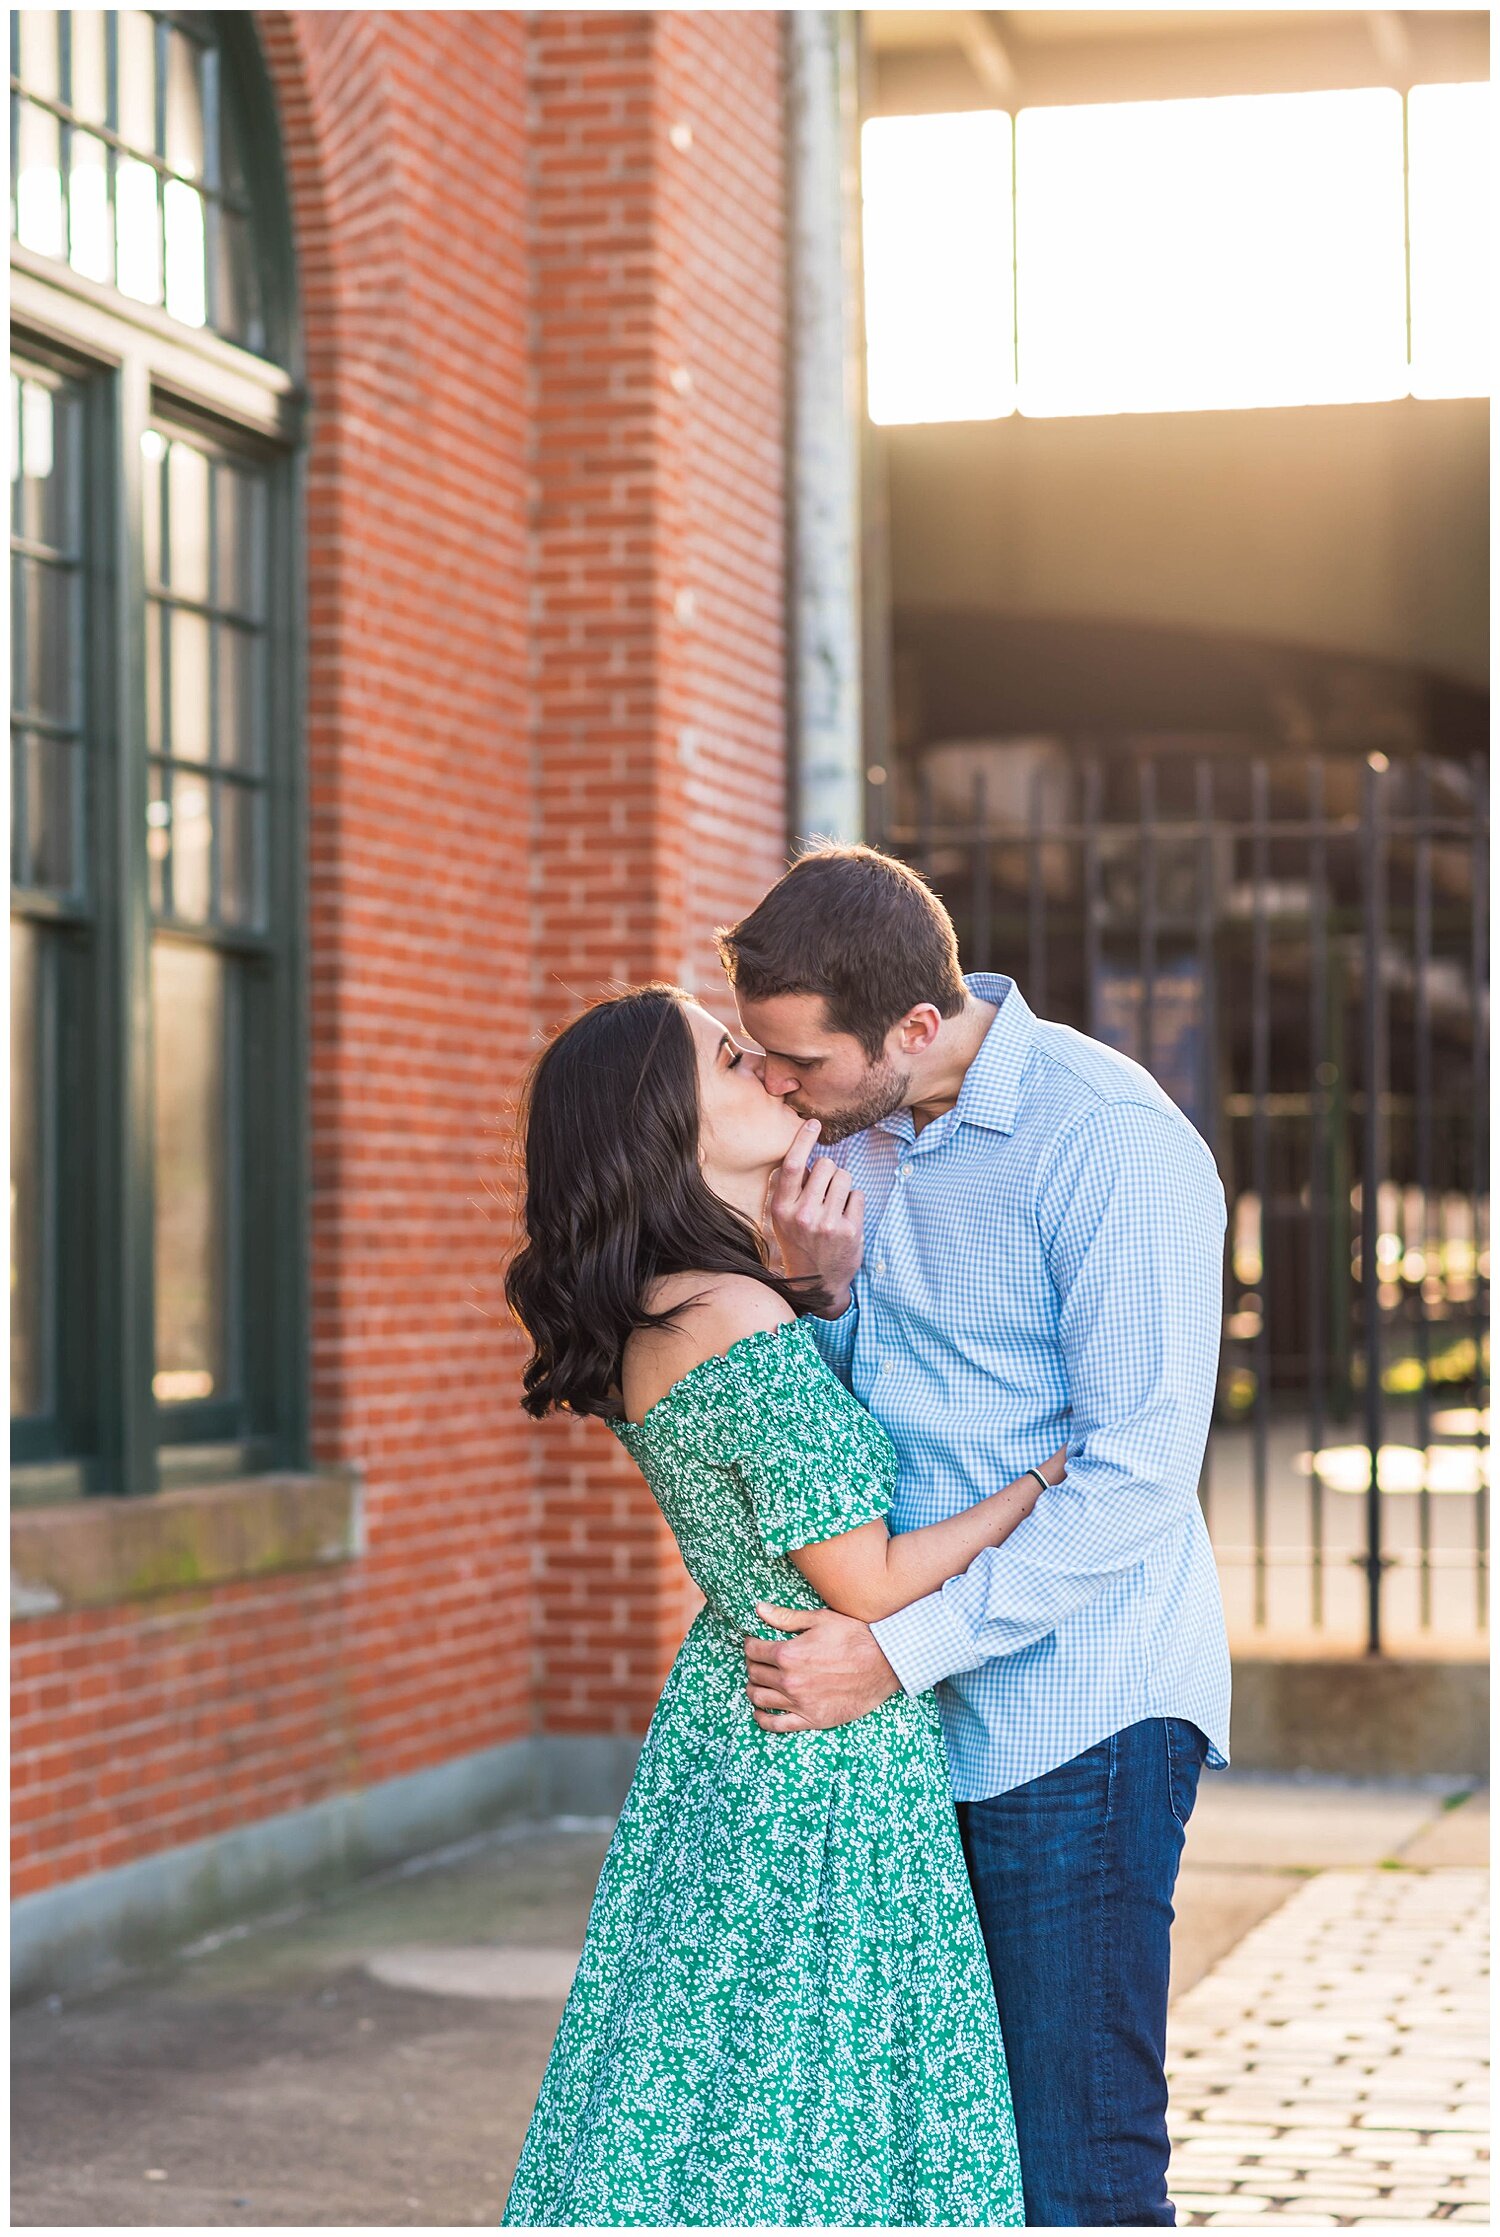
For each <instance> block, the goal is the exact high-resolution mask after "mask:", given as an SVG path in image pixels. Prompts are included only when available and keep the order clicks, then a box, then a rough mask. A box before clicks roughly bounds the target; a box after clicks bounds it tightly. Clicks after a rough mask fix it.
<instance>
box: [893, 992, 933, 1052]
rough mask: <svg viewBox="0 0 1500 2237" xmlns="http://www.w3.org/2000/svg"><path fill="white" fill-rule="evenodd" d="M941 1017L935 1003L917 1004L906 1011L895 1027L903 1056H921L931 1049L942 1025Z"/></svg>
mask: <svg viewBox="0 0 1500 2237" xmlns="http://www.w3.org/2000/svg"><path fill="white" fill-rule="evenodd" d="M942 1022H943V1020H942V1016H941V1013H940V1012H939V1010H938V1007H937V1004H936V1003H935V1002H919V1003H918V1004H917V1006H916V1008H915V1009H912V1010H908V1011H907V1013H906V1015H905V1017H904V1018H901V1019H900V1020H899V1021H898V1023H897V1026H896V1032H897V1034H898V1035H899V1037H900V1038H899V1042H898V1046H899V1047H900V1050H901V1054H902V1055H903V1056H923V1055H925V1054H926V1052H927V1050H928V1049H930V1048H931V1047H932V1044H933V1042H934V1041H935V1040H936V1039H937V1037H938V1029H939V1027H940V1026H941V1025H942Z"/></svg>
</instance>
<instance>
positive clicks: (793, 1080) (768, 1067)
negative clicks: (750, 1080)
mask: <svg viewBox="0 0 1500 2237" xmlns="http://www.w3.org/2000/svg"><path fill="white" fill-rule="evenodd" d="M760 1076H761V1079H762V1081H763V1082H764V1085H765V1089H766V1092H767V1094H768V1095H779V1096H781V1097H783V1098H785V1097H786V1096H788V1095H795V1094H796V1092H797V1089H798V1088H799V1087H800V1086H801V1084H802V1083H801V1082H800V1080H799V1079H798V1078H797V1075H796V1073H795V1072H794V1071H793V1070H792V1068H791V1066H790V1065H788V1064H778V1062H777V1061H776V1058H775V1057H774V1056H766V1057H762V1058H761V1072H760Z"/></svg>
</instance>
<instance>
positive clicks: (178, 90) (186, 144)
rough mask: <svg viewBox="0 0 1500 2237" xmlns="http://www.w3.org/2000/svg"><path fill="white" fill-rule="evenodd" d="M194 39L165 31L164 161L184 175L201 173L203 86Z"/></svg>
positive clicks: (175, 31)
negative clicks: (200, 80) (165, 135)
mask: <svg viewBox="0 0 1500 2237" xmlns="http://www.w3.org/2000/svg"><path fill="white" fill-rule="evenodd" d="M198 53H199V50H198V46H197V42H196V41H195V40H193V39H190V38H188V36H187V34H186V33H185V32H182V31H177V30H175V29H174V30H169V31H168V33H167V151H166V152H167V161H168V162H169V163H170V164H171V166H172V168H173V170H174V171H180V172H182V174H183V176H184V177H185V178H189V179H201V178H202V176H203V89H202V86H201V84H200V82H199V64H198Z"/></svg>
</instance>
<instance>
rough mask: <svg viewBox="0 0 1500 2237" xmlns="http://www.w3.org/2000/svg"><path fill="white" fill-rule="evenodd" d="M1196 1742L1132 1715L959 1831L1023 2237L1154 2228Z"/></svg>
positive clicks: (961, 1811) (1200, 1746)
mask: <svg viewBox="0 0 1500 2237" xmlns="http://www.w3.org/2000/svg"><path fill="white" fill-rule="evenodd" d="M1207 1752H1208V1742H1207V1740H1206V1739H1205V1738H1204V1735H1203V1734H1202V1733H1201V1732H1200V1731H1199V1729H1198V1727H1197V1725H1195V1724H1190V1723H1188V1722H1187V1721H1186V1719H1185V1718H1182V1717H1147V1718H1145V1719H1144V1720H1143V1721H1142V1722H1141V1723H1139V1724H1132V1725H1130V1726H1128V1727H1127V1728H1126V1730H1125V1731H1123V1732H1116V1733H1113V1734H1112V1735H1111V1736H1110V1738H1109V1739H1107V1740H1101V1741H1100V1742H1099V1744H1098V1746H1097V1747H1092V1748H1085V1750H1084V1751H1083V1754H1082V1755H1075V1756H1074V1757H1073V1759H1072V1761H1071V1762H1070V1763H1062V1764H1059V1765H1058V1767H1057V1769H1056V1770H1054V1771H1046V1772H1044V1773H1043V1774H1042V1776H1041V1777H1040V1778H1039V1779H1029V1780H1028V1781H1027V1782H1026V1784H1025V1785H1024V1786H1019V1787H1013V1788H1012V1789H1011V1791H1010V1792H1009V1793H1008V1794H997V1795H994V1796H993V1797H991V1798H990V1799H989V1800H987V1801H983V1802H960V1803H959V1805H958V1821H959V1828H960V1830H961V1832H962V1834H963V1843H964V1854H965V1856H966V1857H967V1859H968V1865H969V1878H970V1880H971V1881H972V1883H973V1888H974V1901H975V1903H976V1905H977V1907H978V1910H979V1920H980V1924H981V1926H982V1927H983V1929H984V1940H985V1947H986V1949H987V1950H988V1952H989V1960H990V1971H991V1972H992V1973H993V1974H994V1977H995V1998H996V2001H997V2003H998V2005H999V2008H1000V2026H1001V2031H1002V2033H1003V2034H1004V2037H1005V2054H1006V2059H1007V2061H1008V2063H1009V2067H1010V2086H1011V2095H1012V2098H1013V2100H1014V2104H1015V2114H1016V2139H1017V2143H1018V2145H1019V2147H1020V2154H1021V2179H1022V2184H1023V2187H1024V2190H1025V2194H1026V2221H1027V2226H1028V2227H1030V2228H1048V2229H1053V2228H1066V2229H1076V2228H1116V2227H1123V2228H1130V2229H1136V2228H1150V2227H1154V2226H1157V2225H1161V2226H1170V2225H1171V2224H1172V2223H1173V2222H1174V2221H1175V2218H1176V2217H1175V2215H1174V2213H1173V2210H1172V2207H1171V2205H1170V2203H1169V2201H1168V2198H1167V2159H1168V2156H1169V2150H1170V2147H1169V2145H1168V2142H1167V2084H1166V2076H1165V2074H1164V2073H1163V2070H1162V2068H1163V2061H1164V2059H1165V2056H1166V2040H1167V1966H1168V1937H1169V1934H1170V1931H1171V1926H1172V1891H1173V1889H1174V1887H1175V1886H1176V1883H1177V1866H1178V1862H1179V1860H1180V1858H1181V1855H1182V1839H1183V1828H1184V1827H1185V1826H1186V1824H1187V1821H1188V1819H1189V1817H1190V1816H1191V1815H1192V1809H1193V1803H1194V1801H1195V1800H1196V1799H1197V1793H1198V1775H1199V1773H1200V1771H1201V1770H1202V1768H1203V1761H1204V1757H1205V1756H1206V1754H1207Z"/></svg>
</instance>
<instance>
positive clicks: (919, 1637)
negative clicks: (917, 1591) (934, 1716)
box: [870, 1592, 985, 1694]
mask: <svg viewBox="0 0 1500 2237" xmlns="http://www.w3.org/2000/svg"><path fill="white" fill-rule="evenodd" d="M870 1629H871V1631H872V1632H873V1633H874V1635H875V1644H876V1645H877V1646H878V1647H879V1649H880V1651H881V1653H882V1654H883V1655H884V1656H885V1659H886V1661H887V1662H888V1663H889V1664H890V1666H891V1668H892V1669H893V1670H894V1671H895V1673H896V1675H897V1677H898V1678H899V1679H900V1680H901V1690H902V1692H903V1693H910V1694H918V1693H926V1692H927V1691H928V1690H929V1688H930V1687H932V1686H935V1685H940V1684H941V1683H942V1681H943V1679H944V1678H953V1677H956V1676H957V1675H958V1673H959V1672H960V1671H961V1670H977V1669H978V1668H979V1665H980V1664H981V1663H982V1662H983V1661H984V1660H985V1657H984V1655H982V1654H980V1653H978V1652H977V1651H976V1649H975V1646H974V1642H973V1640H972V1639H971V1638H970V1636H969V1634H968V1632H967V1631H966V1630H965V1629H964V1627H963V1625H962V1624H961V1623H960V1622H959V1621H958V1619H957V1617H956V1616H954V1615H953V1613H952V1612H951V1610H950V1609H948V1608H947V1607H946V1606H945V1605H944V1601H943V1596H942V1594H941V1593H940V1592H933V1593H929V1594H928V1596H927V1598H926V1599H925V1600H914V1601H913V1602H912V1604H911V1606H910V1607H909V1608H898V1609H897V1610H896V1613H895V1614H894V1615H893V1616H882V1617H881V1618H880V1621H879V1622H878V1623H872V1624H871V1626H870Z"/></svg>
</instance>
